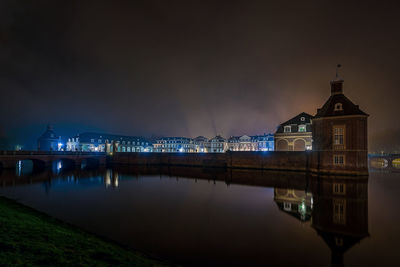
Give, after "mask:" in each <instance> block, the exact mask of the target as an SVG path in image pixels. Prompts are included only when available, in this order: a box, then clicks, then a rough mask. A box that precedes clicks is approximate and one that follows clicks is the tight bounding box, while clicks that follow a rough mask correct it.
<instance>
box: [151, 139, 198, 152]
mask: <svg viewBox="0 0 400 267" xmlns="http://www.w3.org/2000/svg"><path fill="white" fill-rule="evenodd" d="M153 147H154V152H186V153H190V152H197V151H196V147H195V143H194V140H193V139H192V138H188V137H163V138H159V139H157V140H156V142H155V143H154V144H153Z"/></svg>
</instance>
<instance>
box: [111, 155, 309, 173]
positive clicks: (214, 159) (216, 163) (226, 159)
mask: <svg viewBox="0 0 400 267" xmlns="http://www.w3.org/2000/svg"><path fill="white" fill-rule="evenodd" d="M309 153H310V152H304V151H301V152H287V151H275V152H227V153H115V154H114V155H113V156H112V157H110V158H109V162H110V163H111V164H112V165H175V166H194V167H228V168H244V169H270V170H290V171H307V169H308V158H309Z"/></svg>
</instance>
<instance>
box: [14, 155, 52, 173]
mask: <svg viewBox="0 0 400 267" xmlns="http://www.w3.org/2000/svg"><path fill="white" fill-rule="evenodd" d="M45 168H46V162H45V161H43V160H40V159H35V158H22V159H19V160H17V161H16V162H15V169H16V171H17V174H18V175H23V174H26V173H30V172H39V171H42V170H44V169H45Z"/></svg>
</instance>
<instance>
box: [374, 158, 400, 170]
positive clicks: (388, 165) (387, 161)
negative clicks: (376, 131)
mask: <svg viewBox="0 0 400 267" xmlns="http://www.w3.org/2000/svg"><path fill="white" fill-rule="evenodd" d="M368 165H369V166H370V168H373V169H384V170H399V171H400V154H368Z"/></svg>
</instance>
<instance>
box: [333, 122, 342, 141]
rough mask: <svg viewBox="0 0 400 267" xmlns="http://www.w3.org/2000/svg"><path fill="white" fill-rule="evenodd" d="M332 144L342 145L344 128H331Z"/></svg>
mask: <svg viewBox="0 0 400 267" xmlns="http://www.w3.org/2000/svg"><path fill="white" fill-rule="evenodd" d="M333 144H334V145H344V126H333Z"/></svg>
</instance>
